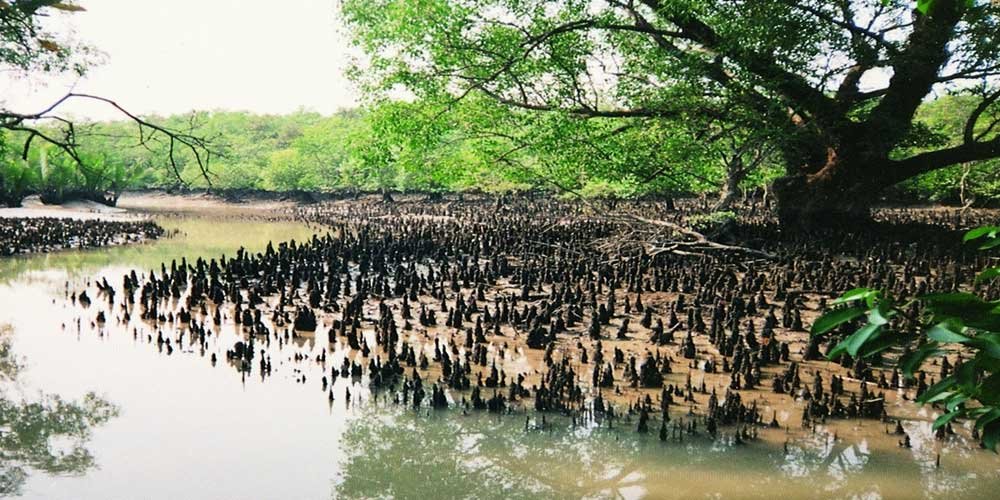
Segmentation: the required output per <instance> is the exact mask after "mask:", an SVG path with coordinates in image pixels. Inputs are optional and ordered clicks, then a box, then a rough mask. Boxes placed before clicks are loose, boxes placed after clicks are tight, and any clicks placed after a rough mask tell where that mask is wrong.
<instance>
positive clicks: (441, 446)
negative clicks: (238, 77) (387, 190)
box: [0, 216, 1000, 499]
mask: <svg viewBox="0 0 1000 500" xmlns="http://www.w3.org/2000/svg"><path fill="white" fill-rule="evenodd" d="M161 224H162V225H163V226H164V227H166V228H167V229H171V230H173V229H176V230H177V231H178V234H177V235H176V236H173V237H171V238H167V239H163V240H160V241H156V242H151V243H146V244H141V245H134V246H128V247H116V248H109V249H100V250H87V251H68V252H59V253H54V254H48V255H35V256H26V257H16V258H9V259H0V324H8V325H10V329H11V333H10V334H9V335H11V338H10V342H11V345H12V348H13V355H14V356H17V357H19V358H20V359H21V360H23V364H24V368H23V369H22V370H21V372H20V373H19V374H18V377H17V379H16V380H14V381H6V382H4V383H5V384H6V386H8V387H7V388H6V389H4V390H2V391H0V397H13V396H11V394H19V395H23V397H26V398H29V399H30V398H31V397H33V396H32V395H34V394H37V393H39V392H44V393H46V394H49V395H57V396H59V397H62V398H65V399H66V400H79V399H80V398H82V397H83V396H84V395H85V394H86V393H88V392H90V391H95V392H96V393H97V394H98V395H99V396H100V397H101V398H103V399H105V400H107V401H108V402H110V403H112V404H114V405H115V406H116V407H117V408H118V410H119V411H118V415H117V416H115V417H113V418H111V419H110V420H108V421H107V422H105V423H103V424H101V425H97V426H95V427H94V428H93V429H92V432H91V434H90V435H89V436H88V437H87V439H86V440H85V442H84V443H83V446H84V447H85V449H86V451H87V452H88V453H89V455H90V456H92V457H93V460H92V463H89V464H87V466H85V467H78V468H70V470H47V469H46V467H44V464H34V465H31V466H24V467H20V470H22V471H24V477H23V478H21V480H20V481H19V482H18V483H17V484H16V486H17V487H16V488H8V490H7V491H6V492H4V490H3V487H4V485H5V484H8V485H9V484H11V483H10V482H9V481H8V482H6V483H5V482H4V478H3V472H4V470H5V469H4V467H8V468H11V467H12V464H10V463H8V464H3V463H0V495H2V494H3V493H7V494H16V495H18V496H20V497H23V498H66V499H117V498H122V499H125V498H150V499H152V498H164V499H167V498H170V499H173V498H195V499H197V498H205V499H216V498H275V499H296V498H303V499H305V498H340V497H364V498H370V497H396V498H453V497H476V498H703V497H712V498H774V497H779V496H780V497H786V498H816V497H830V498H990V497H993V496H995V495H996V492H997V491H1000V459H998V458H997V456H996V455H994V454H992V453H989V452H985V451H982V450H978V449H976V448H975V446H973V445H972V444H971V443H970V442H969V440H968V439H967V437H963V436H968V432H967V429H966V430H962V429H960V430H959V433H958V434H957V435H956V436H954V437H952V438H950V439H948V440H946V441H945V442H940V441H937V440H935V439H934V438H933V434H932V432H931V431H930V427H929V424H928V423H927V422H928V421H929V420H932V419H933V417H934V412H933V411H930V410H927V409H921V408H916V407H914V406H912V405H911V404H910V403H907V402H903V401H900V402H897V403H895V404H896V405H899V406H900V407H897V408H895V410H894V411H893V412H891V413H893V414H894V415H895V414H904V415H910V416H912V419H908V420H906V421H905V423H904V426H905V428H906V430H907V432H908V433H909V434H910V436H911V438H912V442H913V447H912V448H910V449H904V448H900V447H899V446H897V444H896V443H897V441H898V439H899V438H898V436H893V435H887V434H886V432H885V431H886V426H885V424H883V423H881V422H877V421H871V420H866V421H861V420H857V421H855V420H852V421H840V422H831V423H829V424H828V425H827V426H821V427H819V428H817V429H815V430H803V429H792V428H789V429H781V430H765V431H763V434H762V436H761V439H760V440H758V441H754V442H751V443H748V444H745V445H734V444H732V442H731V440H729V439H725V438H723V439H720V440H717V441H712V440H709V439H708V438H707V437H703V436H685V437H684V439H683V440H682V441H678V440H670V441H668V442H660V441H659V440H658V438H657V436H656V434H655V432H654V433H651V434H650V435H648V436H643V435H639V434H637V433H635V432H634V428H635V426H634V423H627V422H620V423H617V424H615V426H614V427H613V428H610V429H609V428H607V427H595V426H592V425H591V426H573V425H572V423H571V422H569V421H567V420H565V419H561V418H559V417H557V416H549V417H548V418H547V425H546V426H545V427H544V428H543V427H542V426H541V424H540V418H539V417H538V416H536V415H534V414H527V415H526V414H524V413H519V414H515V415H511V416H503V417H499V416H496V415H490V414H486V413H473V414H463V412H462V411H461V410H449V411H442V412H435V411H431V410H427V409H424V410H421V411H419V412H415V411H413V410H407V409H403V408H401V407H397V406H393V405H389V404H386V403H384V402H381V401H374V400H372V398H371V395H370V394H368V393H367V392H365V391H364V390H363V388H361V387H352V389H351V390H352V391H358V392H360V393H361V394H362V397H363V398H365V399H366V400H365V402H363V403H361V404H354V405H350V406H348V405H347V404H346V403H345V401H344V398H338V399H337V400H335V401H334V402H332V403H331V402H329V401H328V399H327V398H326V397H325V395H324V393H323V391H322V390H321V389H320V387H319V378H320V376H321V374H322V372H323V368H322V367H320V366H316V365H310V364H308V363H305V364H303V363H293V362H291V360H290V358H291V356H293V355H294V354H295V353H302V354H309V355H314V354H316V353H317V352H318V350H319V349H322V348H323V346H320V345H318V344H316V343H315V342H313V341H310V340H302V341H300V342H294V343H290V344H286V345H285V346H284V347H283V348H281V350H280V351H277V352H279V353H280V354H281V356H279V357H276V358H275V359H274V361H273V364H274V376H272V377H270V378H268V379H266V380H264V381H262V380H261V379H260V378H257V377H255V376H247V377H241V376H240V374H239V373H238V372H237V371H236V370H233V369H232V368H231V367H228V366H224V363H225V361H222V359H220V361H219V363H218V364H217V365H216V366H213V365H212V364H211V363H210V362H209V356H210V354H211V352H217V353H219V354H220V358H223V357H224V356H221V354H222V353H223V352H224V350H225V349H227V348H229V346H231V344H232V341H233V339H235V338H236V336H237V332H236V331H235V330H233V331H223V332H222V334H221V335H219V336H217V338H215V339H214V340H213V341H212V342H210V344H209V349H208V350H207V351H206V352H201V350H200V349H199V348H198V347H197V346H193V347H192V346H187V345H185V346H184V347H183V348H181V349H177V350H175V351H174V352H173V353H172V354H167V353H166V352H165V351H162V350H160V349H157V346H156V343H155V342H153V343H149V342H147V341H146V339H145V338H144V336H143V335H142V334H139V335H133V332H132V331H130V330H128V329H125V328H122V327H118V326H116V325H115V324H114V322H109V323H108V324H107V325H105V326H104V327H103V328H101V327H97V326H92V325H90V324H88V322H87V321H83V322H81V324H80V325H79V327H78V326H77V324H76V318H77V317H79V316H80V314H79V310H77V309H75V308H72V307H71V306H70V305H69V303H68V301H67V300H66V299H65V296H66V291H67V283H69V289H70V290H73V289H78V288H81V287H82V286H83V285H84V283H85V282H86V281H87V280H89V279H91V278H93V277H95V276H97V277H104V276H106V277H107V278H108V280H109V281H110V282H112V283H113V284H116V285H118V284H120V283H119V281H120V279H121V276H122V275H123V274H125V273H127V272H128V271H130V270H131V269H137V270H138V271H140V272H141V271H144V270H145V271H148V270H149V269H154V268H155V269H159V266H160V263H161V262H167V263H168V264H169V262H170V261H171V260H172V259H180V258H181V257H187V258H188V259H189V260H192V259H194V258H197V257H199V256H201V257H206V258H208V257H218V256H220V255H222V254H227V255H232V254H233V253H234V252H235V251H236V249H237V248H239V247H240V246H244V247H246V248H248V249H250V250H253V251H257V250H261V249H263V248H264V246H265V245H266V244H267V242H268V241H274V242H277V241H283V240H288V239H297V240H303V239H305V238H308V237H309V236H310V235H311V234H312V233H313V229H312V228H309V227H306V226H304V225H302V224H298V223H292V222H254V221H248V220H239V219H236V218H231V217H225V218H211V217H203V216H202V217H185V218H175V217H167V218H163V219H162V220H161ZM95 302H96V301H95ZM145 333H149V332H145ZM154 336H155V335H154ZM303 374H305V375H306V376H307V382H306V383H304V384H303V383H298V382H297V381H296V379H297V378H299V377H300V376H301V375H303ZM10 387H13V388H10ZM339 389H340V390H343V389H344V386H340V387H339ZM786 411H787V412H801V407H792V408H788V409H786ZM526 416H527V417H528V420H529V425H528V429H527V430H526V429H525V417H526ZM2 417H3V416H2V415H0V420H2ZM11 431H12V430H11V429H6V428H4V427H3V425H0V460H4V459H5V457H10V456H17V453H13V452H12V451H17V450H16V446H18V442H17V440H10V439H8V440H4V439H3V436H4V435H5V434H6V435H7V436H10V435H11V433H12V432H11ZM59 446H60V443H52V444H51V447H52V449H53V450H55V452H56V453H58V452H59V450H60V448H59ZM4 447H8V448H9V449H6V450H5V449H4ZM939 454H940V456H941V467H940V468H937V467H935V461H936V457H937V456H938V455H939ZM13 465H17V464H13ZM22 465H23V464H22Z"/></svg>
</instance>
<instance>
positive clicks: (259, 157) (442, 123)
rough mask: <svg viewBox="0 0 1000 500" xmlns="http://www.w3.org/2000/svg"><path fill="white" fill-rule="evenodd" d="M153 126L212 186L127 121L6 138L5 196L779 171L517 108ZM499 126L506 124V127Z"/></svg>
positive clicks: (946, 109) (658, 180)
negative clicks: (196, 145)
mask: <svg viewBox="0 0 1000 500" xmlns="http://www.w3.org/2000/svg"><path fill="white" fill-rule="evenodd" d="M963 104H964V103H963V102H961V101H960V100H958V98H941V99H938V100H936V101H934V102H931V103H929V104H925V105H924V106H923V108H922V109H921V113H920V114H921V120H922V122H923V123H924V124H925V125H926V130H928V133H927V137H926V138H925V140H923V141H921V142H922V144H915V145H914V146H913V147H914V148H919V147H923V146H924V145H925V144H932V143H935V141H939V140H944V138H947V137H957V136H961V134H956V133H954V132H953V130H952V129H955V128H956V127H961V123H962V121H961V120H962V117H963V116H964V115H963V113H965V110H964V107H965V106H963ZM511 116H513V117H514V118H511ZM147 118H148V119H149V120H150V121H151V122H155V123H158V124H162V125H164V126H166V127H170V128H171V129H173V130H183V131H190V132H191V133H192V134H197V135H198V136H200V137H204V138H207V139H209V140H211V142H212V144H213V146H212V150H213V153H214V154H213V155H212V156H211V158H210V159H209V161H208V168H209V174H208V176H207V178H206V177H205V176H203V175H202V172H201V170H200V169H199V167H198V165H197V163H196V162H195V161H194V159H193V157H192V156H191V152H190V151H188V150H183V149H180V148H178V149H176V150H175V156H176V160H177V161H176V170H175V169H174V168H173V166H172V165H171V164H170V162H169V161H168V160H167V157H168V156H167V148H168V144H167V143H166V142H165V141H164V140H163V138H154V139H153V140H148V141H145V142H142V141H141V138H140V137H139V136H138V133H137V129H136V126H135V124H134V123H133V122H130V121H121V122H100V123H87V124H78V125H77V127H76V134H77V135H78V137H77V141H78V143H79V144H80V147H79V152H80V154H79V158H80V159H81V162H77V161H75V160H74V159H73V158H71V157H69V155H67V154H66V153H65V152H63V151H61V150H60V149H59V148H57V147H55V146H53V145H51V144H47V143H45V142H44V141H41V140H38V139H37V138H36V139H35V141H34V143H33V144H32V146H31V147H30V148H28V155H27V159H23V158H22V154H23V151H24V143H25V140H26V139H27V137H26V136H24V135H21V134H19V133H17V132H7V133H6V135H4V136H2V141H0V148H2V150H0V154H2V156H0V158H2V160H0V198H2V201H3V202H4V203H5V204H8V205H16V204H18V203H19V202H20V200H21V199H22V198H23V197H24V196H26V195H29V194H36V193H37V194H41V195H42V198H43V200H45V201H47V202H60V201H62V200H64V199H67V198H91V199H95V200H97V201H102V202H106V203H114V202H115V201H116V198H117V195H118V193H120V192H121V191H123V190H127V189H141V188H165V189H172V188H178V187H186V188H207V187H209V184H211V187H212V188H215V189H224V190H244V189H246V190H267V191H305V192H309V191H345V190H346V191H352V190H358V191H369V192H370V191H394V192H406V191H421V192H430V193H434V192H455V191H466V190H475V191H483V192H504V191H516V190H539V189H541V190H546V191H552V192H557V193H561V194H565V195H581V196H591V197H614V198H617V197H621V198H624V197H634V196H641V195H646V194H665V195H692V194H701V193H714V192H717V191H719V190H720V189H723V187H724V186H726V185H727V179H728V178H729V177H727V174H730V173H731V172H732V167H733V165H734V160H735V159H737V158H738V159H739V163H738V166H739V167H740V168H743V169H744V170H749V171H744V172H741V175H740V176H739V178H738V179H736V182H734V184H736V185H738V187H739V189H741V190H744V191H747V190H756V189H758V188H760V189H761V190H763V189H764V187H765V186H766V184H767V183H768V182H769V181H770V180H771V179H773V178H775V177H776V176H778V175H780V173H781V172H782V170H783V168H784V165H783V164H782V162H781V158H780V156H777V155H774V154H771V153H770V152H769V150H768V149H767V147H766V144H764V143H761V144H755V145H753V146H754V147H753V148H749V147H746V143H744V142H740V139H741V137H731V138H729V140H728V141H727V140H717V141H714V142H707V141H704V140H702V139H700V138H699V137H697V136H693V135H692V134H691V132H690V131H684V130H679V129H678V130H658V129H649V128H638V129H636V128H635V127H631V128H629V127H630V126H629V125H626V124H616V123H615V122H614V121H613V120H603V121H599V122H598V121H590V122H587V121H581V120H575V119H573V118H572V117H566V116H556V115H553V116H550V117H546V118H545V119H544V120H539V119H538V118H537V117H535V116H532V117H531V118H530V119H528V118H527V117H526V118H525V120H524V121H523V122H518V121H516V120H517V115H516V114H513V115H512V114H511V113H509V112H507V113H499V112H498V113H496V114H495V115H491V114H490V105H489V104H488V103H484V102H475V103H469V104H457V105H456V107H455V109H450V110H449V111H448V113H439V112H438V111H437V110H434V109H428V108H427V107H425V106H422V105H421V104H419V103H411V102H401V101H387V102H383V103H381V104H378V105H374V106H371V107H369V108H367V109H365V110H353V111H344V112H340V113H337V114H334V115H332V116H324V115H320V114H318V113H313V112H306V111H301V112H296V113H292V114H287V115H257V114H252V113H248V112H232V111H213V112H196V113H190V114H184V115H174V116H167V117H155V116H153V117H147ZM501 119H502V120H506V121H507V122H506V123H503V124H500V125H501V126H498V123H497V121H498V120H501ZM498 130H499V131H498ZM636 134H643V135H649V134H658V135H659V136H662V137H663V140H662V141H660V142H659V143H657V142H656V141H649V140H643V141H638V140H635V139H636V137H635V135H636ZM640 144H655V146H654V147H648V146H640ZM751 160H752V161H751ZM748 166H749V167H750V168H747V167H748ZM890 195H891V196H893V197H894V198H896V199H905V200H910V201H931V202H948V203H965V202H967V201H976V202H977V203H978V204H995V203H996V202H997V201H998V200H1000V166H998V164H997V162H996V161H989V162H980V163H976V164H968V165H961V166H957V167H953V168H949V169H945V170H940V171H935V172H932V173H930V174H927V175H924V176H922V177H920V178H917V179H914V180H911V181H908V182H905V183H904V184H902V185H900V186H897V188H896V189H895V190H894V191H893V192H891V193H890Z"/></svg>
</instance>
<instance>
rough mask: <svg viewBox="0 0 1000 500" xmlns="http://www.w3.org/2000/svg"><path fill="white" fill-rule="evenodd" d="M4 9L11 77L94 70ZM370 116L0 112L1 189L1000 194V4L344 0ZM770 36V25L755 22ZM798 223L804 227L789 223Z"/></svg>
mask: <svg viewBox="0 0 1000 500" xmlns="http://www.w3.org/2000/svg"><path fill="white" fill-rule="evenodd" d="M81 9H82V8H81V7H79V6H77V5H75V4H70V3H66V2H58V1H55V0H32V1H28V0H21V1H17V2H13V3H8V2H3V3H0V21H2V22H0V24H2V26H3V28H4V29H3V30H2V32H0V35H2V38H0V65H2V66H3V67H5V68H8V69H11V70H14V71H21V72H42V73H45V72H48V73H55V72H67V71H73V72H76V73H79V74H83V73H85V71H86V70H87V68H88V67H89V66H90V65H92V64H93V63H94V58H93V56H92V55H91V53H90V50H89V48H88V47H85V46H80V45H79V44H75V43H73V42H72V40H66V39H64V38H65V37H63V36H61V34H60V33H48V32H46V31H45V30H43V29H42V28H43V24H42V23H40V22H39V19H40V18H41V17H44V16H48V15H51V14H53V13H57V12H62V13H64V14H67V15H72V13H73V12H76V11H78V10H81ZM342 13H343V17H344V19H345V21H346V23H347V26H348V28H349V29H350V31H351V34H352V36H353V40H354V42H355V43H356V44H357V45H358V46H359V47H360V48H361V49H363V50H364V51H365V53H366V55H367V57H366V58H365V61H366V63H365V64H364V65H362V66H359V67H357V68H356V70H355V73H354V77H355V79H356V81H357V82H358V83H359V84H360V85H361V87H362V89H363V90H364V93H365V95H366V97H368V98H369V101H368V102H369V104H368V105H367V106H366V107H365V108H364V109H360V110H353V111H346V112H343V113H339V114H337V115H335V116H320V115H318V114H315V113H309V112H299V113H295V114H291V115H288V116H255V115H251V114H247V113H239V112H222V111H220V112H198V113H193V114H189V115H182V116H171V117H138V116H134V115H131V114H129V113H128V112H127V111H125V110H123V109H121V108H119V110H121V111H122V112H123V116H124V117H125V118H127V120H124V121H121V122H112V123H98V124H86V123H80V122H78V121H75V122H74V121H72V120H67V119H66V117H64V116H60V115H58V114H57V108H58V106H59V105H60V104H61V103H62V102H64V100H66V99H97V100H99V101H101V102H104V103H105V104H108V105H111V106H115V107H117V105H116V104H115V103H114V102H113V101H110V100H108V99H105V98H101V97H97V96H87V95H79V94H68V95H67V96H66V97H64V98H63V100H60V101H58V102H56V103H54V104H53V106H52V107H51V108H50V109H48V110H45V111H43V112H40V113H34V114H20V113H16V112H13V111H10V110H6V109H2V108H0V131H6V134H5V135H4V136H3V139H2V145H3V156H2V162H0V197H2V198H3V201H4V202H5V203H7V204H11V205H16V204H17V203H19V202H20V200H21V198H22V197H23V195H25V194H27V193H34V192H37V193H41V194H42V195H43V199H45V200H48V201H56V202H58V201H61V200H63V199H66V198H67V197H85V198H91V199H95V200H98V201H102V202H106V203H114V202H115V201H116V199H117V196H118V193H120V192H121V190H123V189H127V188H130V187H175V186H180V185H184V186H202V187H212V188H237V189H245V188H255V189H268V190H317V189H319V190H333V189H359V190H422V191H430V192H439V191H452V190H468V189H480V190H488V191H501V190H509V189H546V190H552V191H556V192H562V193H573V194H578V195H584V196H610V197H633V196H641V195H646V194H658V195H665V196H677V195H690V194H699V193H708V192H716V191H720V192H721V193H722V194H721V196H720V199H719V203H718V205H717V206H716V209H717V210H723V209H725V208H726V206H727V205H728V204H729V203H731V201H732V200H733V199H734V198H735V197H737V196H739V194H740V192H741V190H743V191H744V192H745V190H747V189H755V188H763V190H764V191H765V192H767V193H769V194H771V193H773V194H774V195H775V197H776V199H777V201H778V208H779V215H781V216H782V218H783V220H784V221H785V222H786V223H788V222H790V221H797V222H799V223H801V222H803V221H821V220H825V219H829V218H828V217H826V216H828V215H832V216H835V217H836V216H839V215H843V214H844V213H847V215H850V216H852V217H853V216H856V215H858V214H859V212H861V211H864V210H867V207H868V206H869V205H870V204H872V203H873V202H875V201H877V200H878V199H879V198H880V197H881V196H882V195H883V194H885V193H886V192H887V188H889V187H890V186H895V189H896V192H897V193H896V194H899V193H902V194H904V195H906V197H908V198H911V199H917V200H930V201H947V202H959V203H962V204H967V203H972V202H975V201H978V202H980V203H988V202H992V201H995V200H996V199H997V198H998V196H1000V179H998V177H1000V174H998V170H1000V169H998V168H997V160H996V158H997V157H1000V89H998V88H997V80H996V79H997V78H998V76H1000V60H998V59H997V58H998V54H1000V47H998V44H1000V40H998V39H997V37H996V36H995V34H996V33H997V32H998V29H1000V16H998V14H1000V7H997V6H996V5H995V4H992V3H990V2H986V1H979V0H928V1H920V2H916V3H914V2H912V1H911V0H851V1H843V2H826V1H818V0H817V1H813V0H799V1H790V0H767V1H761V2H753V3H752V4H748V3H746V2H738V1H704V0H702V1H695V0H686V1H675V2H658V1H656V0H641V1H631V0H629V1H617V0H616V1H611V2H606V3H601V4H594V3H593V2H589V1H583V2H580V1H575V0H566V1H534V0H533V1H528V2H520V1H518V2H514V1H510V0H477V1H471V2H470V1H456V0H379V1H368V0H364V1H353V0H348V1H346V2H344V4H343V8H342ZM761 26H767V27H768V28H767V29H759V27H761ZM796 214H799V215H802V217H798V216H796Z"/></svg>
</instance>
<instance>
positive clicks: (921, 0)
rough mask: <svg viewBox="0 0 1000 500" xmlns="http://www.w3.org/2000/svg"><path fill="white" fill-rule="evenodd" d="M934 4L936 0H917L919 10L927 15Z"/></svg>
mask: <svg viewBox="0 0 1000 500" xmlns="http://www.w3.org/2000/svg"><path fill="white" fill-rule="evenodd" d="M933 5H934V0H917V10H919V11H920V13H921V14H923V15H925V16H926V15H927V13H928V12H930V10H931V7H932V6H933Z"/></svg>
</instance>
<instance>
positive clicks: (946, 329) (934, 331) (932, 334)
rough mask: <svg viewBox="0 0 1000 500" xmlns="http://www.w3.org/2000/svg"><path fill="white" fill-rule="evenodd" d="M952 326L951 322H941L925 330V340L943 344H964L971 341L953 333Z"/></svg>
mask: <svg viewBox="0 0 1000 500" xmlns="http://www.w3.org/2000/svg"><path fill="white" fill-rule="evenodd" d="M954 326H955V325H954V324H952V322H949V321H942V322H941V323H938V324H936V325H934V326H932V327H931V328H930V329H929V330H927V338H929V339H931V340H936V341H938V342H941V343H945V344H948V343H959V344H963V343H965V342H968V341H970V340H972V339H971V338H970V337H966V336H965V335H962V334H960V333H958V332H956V331H954V330H953V328H954Z"/></svg>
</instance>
